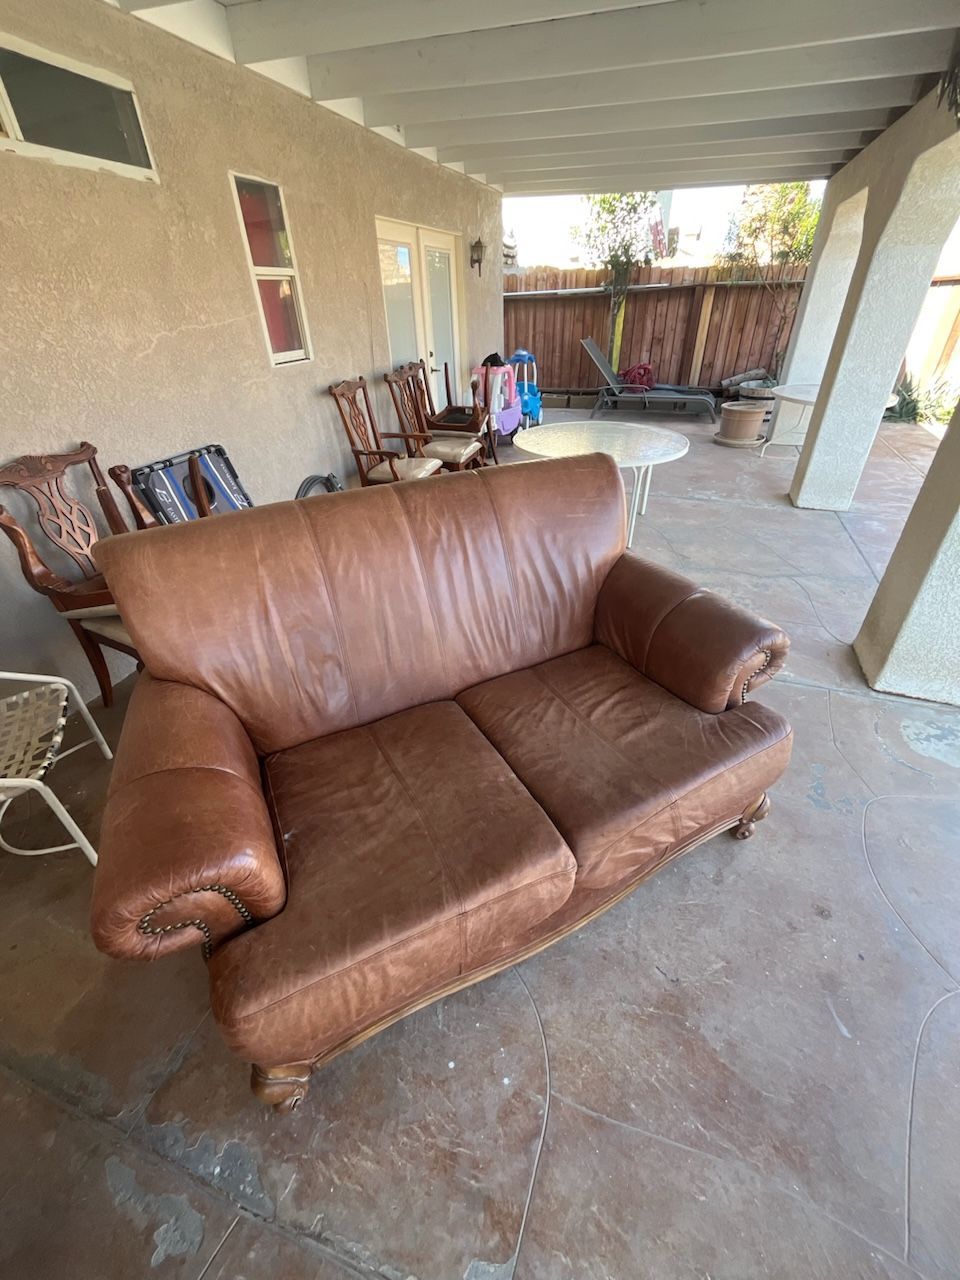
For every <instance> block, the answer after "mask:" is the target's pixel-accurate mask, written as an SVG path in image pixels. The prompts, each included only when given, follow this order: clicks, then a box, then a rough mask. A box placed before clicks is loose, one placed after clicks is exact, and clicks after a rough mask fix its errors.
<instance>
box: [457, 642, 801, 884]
mask: <svg viewBox="0 0 960 1280" xmlns="http://www.w3.org/2000/svg"><path fill="white" fill-rule="evenodd" d="M457 701H458V702H459V703H460V705H461V706H462V707H463V708H464V710H465V711H466V712H467V713H468V714H469V715H470V717H471V718H472V719H473V720H474V721H475V723H476V724H477V725H478V726H479V727H480V728H481V729H482V730H483V732H484V734H485V735H486V737H487V738H488V739H489V740H490V741H491V742H492V743H493V745H494V746H495V747H496V748H497V750H498V751H499V752H500V754H501V755H502V756H503V757H504V759H505V760H506V761H507V762H508V763H509V764H510V766H511V767H512V768H513V769H514V771H515V772H516V774H517V776H518V777H519V778H520V780H521V781H522V782H523V783H524V785H525V786H526V787H527V789H528V790H529V791H530V793H531V795H533V796H534V797H535V798H536V799H537V800H538V801H539V802H540V804H541V805H543V807H544V809H545V810H546V812H547V813H548V814H549V816H550V817H551V818H552V820H553V822H554V823H555V824H556V826H557V829H558V830H559V831H560V833H561V834H562V835H563V837H564V839H565V840H566V841H567V843H568V844H569V846H570V848H571V849H572V850H573V852H574V856H575V857H576V859H577V863H578V864H579V867H580V872H579V875H578V877H577V884H578V886H584V887H603V886H607V885H613V884H617V883H619V882H621V881H623V880H624V879H625V878H626V877H628V876H632V875H638V874H640V873H641V872H642V871H644V870H645V869H647V868H648V867H653V866H655V865H656V863H657V862H659V861H660V860H661V859H662V858H663V857H664V856H665V855H666V854H667V853H668V852H670V851H671V850H672V849H673V848H674V847H676V846H677V845H681V844H683V843H685V842H687V841H688V840H690V839H691V838H692V837H693V836H695V835H697V834H698V833H700V832H702V831H704V830H708V829H710V828H711V827H712V826H715V825H719V824H720V823H721V822H722V821H724V820H729V822H730V823H731V824H732V822H733V821H734V820H735V819H736V817H737V816H738V815H739V814H740V813H742V812H743V809H744V808H745V806H746V805H747V804H749V803H750V801H751V800H753V799H755V798H756V797H758V796H759V795H760V793H761V792H763V791H765V790H766V789H767V787H769V786H770V785H771V784H772V783H773V782H775V781H776V779H777V778H778V777H779V776H780V774H781V773H782V772H783V770H784V769H785V768H786V765H787V762H788V760H789V757H790V745H791V734H790V728H789V726H788V725H787V723H786V721H785V720H783V719H782V718H781V717H780V716H778V715H777V714H776V713H775V712H773V711H770V710H768V709H767V708H766V707H764V706H761V705H759V704H757V703H746V704H744V705H743V706H740V707H735V708H733V709H731V710H729V711H724V712H722V713H721V714H720V715H711V714H708V713H707V712H702V711H699V710H697V709H696V708H694V707H691V706H690V705H689V704H688V703H686V702H683V701H681V700H680V699H679V698H676V697H674V695H673V694H671V693H668V692H667V691H666V690H665V689H663V688H661V686H660V685H657V684H654V683H653V682H652V681H650V680H648V679H646V677H644V676H642V675H640V674H639V673H638V672H637V671H636V670H634V668H633V667H631V666H629V665H628V664H627V663H626V662H624V661H623V660H622V659H621V658H619V657H617V655H616V654H614V653H613V652H611V650H609V649H607V648H606V647H605V646H603V645H593V646H591V647H590V648H587V649H581V650H578V651H577V652H575V653H570V654H567V655H565V656H564V657H561V658H555V659H553V660H552V661H549V662H544V663H541V664H540V665H538V666H535V667H530V668H528V669H526V670H524V671H517V672H514V673H512V674H510V675H505V676H500V677H498V678H497V679H495V680H489V681H487V682H485V683H484V684H479V685H476V686H475V687H473V688H472V689H468V690H466V692H464V693H462V694H461V695H460V696H459V698H458V699H457Z"/></svg>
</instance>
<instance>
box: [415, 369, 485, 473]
mask: <svg viewBox="0 0 960 1280" xmlns="http://www.w3.org/2000/svg"><path fill="white" fill-rule="evenodd" d="M405 367H406V368H407V369H409V371H410V377H411V378H412V381H413V388H414V391H415V392H416V397H417V403H418V405H419V407H420V416H421V424H422V425H421V430H424V431H429V432H430V433H431V435H432V436H433V437H434V439H435V440H440V439H443V438H444V437H449V436H453V437H454V438H456V437H458V436H460V437H462V436H464V435H469V436H472V437H473V438H474V439H475V440H479V441H480V449H481V454H482V456H483V458H484V459H486V456H487V452H488V450H489V454H490V458H491V460H492V461H493V462H494V464H495V465H499V463H500V459H499V458H498V457H497V443H496V439H495V437H496V434H497V433H496V432H495V431H494V430H493V429H492V425H491V422H490V411H489V409H487V408H486V406H485V405H482V404H481V403H480V383H479V382H478V381H477V380H476V378H474V380H473V381H472V382H471V383H470V390H471V393H472V396H473V403H472V404H471V405H469V406H468V405H460V404H454V403H453V390H452V387H451V383H450V365H449V364H448V363H447V362H446V361H444V364H443V384H444V387H445V389H446V393H447V403H446V405H445V406H444V408H442V409H440V410H438V409H437V407H436V405H435V403H434V399H433V390H432V388H431V386H430V371H429V370H428V368H427V365H426V362H425V361H424V360H414V361H412V362H411V363H410V364H409V365H407V366H405Z"/></svg>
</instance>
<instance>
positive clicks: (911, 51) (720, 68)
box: [364, 31, 950, 128]
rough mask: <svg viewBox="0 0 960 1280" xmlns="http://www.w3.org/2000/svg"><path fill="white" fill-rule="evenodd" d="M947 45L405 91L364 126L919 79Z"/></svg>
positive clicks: (746, 58)
mask: <svg viewBox="0 0 960 1280" xmlns="http://www.w3.org/2000/svg"><path fill="white" fill-rule="evenodd" d="M949 56H950V45H949V43H948V42H947V41H945V40H944V39H943V36H942V33H941V32H939V31H933V32H922V33H920V34H918V35H912V36H904V37H895V38H887V39H879V40H861V41H850V42H847V43H844V44H835V45H807V46H804V47H803V48H800V49H790V50H786V51H780V52H776V53H757V54H741V55H739V56H737V57H721V58H703V59H695V60H691V61H688V62H671V63H667V64H664V65H662V66H654V67H646V68H644V69H643V70H642V71H640V70H638V68H636V67H630V68H627V69H625V70H620V71H600V72H594V73H593V74H590V75H576V76H553V77H551V78H549V79H544V80H538V81H537V82H536V89H535V91H532V90H531V85H530V82H529V81H528V80H520V81H516V82H514V83H510V84H500V85H481V86H476V87H474V88H466V89H465V88H457V89H441V90H427V91H420V90H417V91H411V92H405V93H393V94H382V95H379V96H372V97H371V96H367V97H365V98H364V120H365V121H366V123H367V124H368V125H371V126H372V125H384V124H397V125H400V126H401V127H403V128H406V127H407V126H409V125H413V124H425V123H429V122H432V121H447V120H467V119H470V118H471V117H473V116H511V115H523V114H525V113H531V112H541V111H557V110H570V109H573V108H576V107H598V106H618V105H620V104H621V103H639V102H643V103H657V102H661V101H663V100H664V99H676V98H702V97H711V98H712V97H713V96H715V95H719V94H737V93H741V92H742V91H743V89H744V88H745V87H749V89H750V91H751V92H758V91H762V90H765V89H766V90H783V89H793V88H804V87H807V86H821V87H823V88H824V91H825V96H826V97H827V98H828V99H829V94H830V92H831V90H832V87H833V86H836V85H845V84H847V83H849V82H851V81H871V82H873V81H878V80H883V79H889V78H891V77H897V76H908V75H924V74H926V73H928V72H939V71H942V70H943V69H944V67H946V65H947V62H948V60H949Z"/></svg>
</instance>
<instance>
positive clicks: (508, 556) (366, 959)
mask: <svg viewBox="0 0 960 1280" xmlns="http://www.w3.org/2000/svg"><path fill="white" fill-rule="evenodd" d="M624 523H625V522H624V501H623V489H622V486H621V481H620V477H619V473H618V472H617V470H616V468H615V467H614V465H613V463H612V462H611V461H610V460H609V459H607V458H605V457H603V456H601V455H595V456H592V457H588V458H576V459H565V460H562V461H556V462H540V463H532V464H528V465H523V466H512V467H501V468H499V469H486V470H482V471H474V472H466V473H463V474H458V475H451V476H444V477H442V478H438V479H435V480H426V481H419V482H417V483H410V484H399V485H390V486H385V487H383V488H378V489H368V490H363V491H359V490H358V491H352V492H348V493H340V494H334V495H329V496H321V497H317V498H311V499H307V500H306V501H303V502H285V503H280V504H277V505H275V506H267V507H257V508H255V509H253V510H250V511H244V512H239V513H236V514H233V515H225V516H221V517H218V518H217V519H213V520H203V521H200V522H199V523H194V524H189V525H180V526H175V527H170V528H163V529H158V530H149V531H145V532H141V533H132V534H126V535H122V536H119V537H114V538H110V539H108V540H106V541H104V542H101V543H99V544H98V547H97V560H98V564H99V565H100V567H101V568H102V569H103V572H104V573H105V575H106V578H107V581H108V583H109V586H110V589H111V590H112V592H113V595H114V597H115V599H116V601H117V603H118V605H119V607H120V610H121V613H122V615H123V618H124V622H125V623H126V625H127V627H128V629H129V631H130V634H131V635H132V637H133V639H134V642H135V644H136V647H137V649H138V651H139V653H140V654H141V655H142V657H143V660H144V663H145V666H146V670H145V672H144V673H143V674H142V675H141V677H140V679H139V683H138V685H137V688H136V690H135V692H134V694H133V697H132V700H131V703H130V708H129V711H128V714H127V719H126V723H125V725H124V729H123V735H122V738H121V742H120V746H119V750H118V752H117V760H116V766H115V769H114V774H113V779H112V782H111V788H110V796H109V800H108V804H107V809H106V813H105V817H104V824H103V831H102V836H101V855H100V863H99V866H98V868H97V872H96V881H95V889H94V898H93V933H94V937H95V939H96V942H97V945H98V946H99V947H101V948H102V949H103V950H105V951H108V952H110V953H111V954H113V955H117V956H134V957H143V958H147V959H152V958H154V957H156V956H160V955H163V954H165V953H166V952H168V951H173V950H175V949H177V948H180V947H185V946H189V945H191V944H195V943H197V942H200V943H202V944H203V948H204V951H205V953H206V955H207V958H208V965H209V976H210V987H211V1001H212V1005H213V1011H214V1014H215V1017H216V1020H217V1022H218V1024H219V1027H220V1029H221V1031H222V1033H223V1035H224V1037H225V1039H226V1041H227V1043H228V1044H229V1046H230V1047H231V1048H232V1049H233V1050H234V1051H235V1052H236V1053H237V1054H239V1055H240V1056H241V1057H243V1058H245V1059H247V1060H248V1061H250V1062H252V1063H254V1064H256V1065H255V1066H254V1068H253V1087H254V1091H255V1092H256V1093H257V1095H258V1096H259V1097H260V1098H262V1099H263V1100H264V1101H266V1102H269V1103H272V1104H274V1105H275V1106H277V1107H278V1108H280V1109H283V1110H286V1109H289V1108H290V1107H293V1106H295V1105H296V1104H297V1103H298V1102H299V1100H300V1099H301V1098H302V1097H303V1096H304V1094H305V1092H306V1088H307V1083H308V1080H309V1076H310V1073H311V1071H312V1070H314V1069H315V1068H316V1067H317V1066H318V1065H320V1064H322V1063H324V1062H326V1061H328V1060H329V1059H330V1058H331V1057H333V1056H334V1055H335V1054H337V1053H339V1052H341V1051H342V1050H343V1049H347V1048H349V1047H350V1046H352V1045H354V1044H356V1043H357V1042H358V1041H360V1040H362V1039H364V1038H365V1037H366V1036H368V1035H370V1034H372V1033H373V1032H375V1031H377V1030H379V1029H381V1028H382V1027H385V1026H387V1025H388V1024H389V1023H391V1022H393V1021H394V1020H395V1019H397V1018H399V1017H402V1016H403V1015H404V1014H406V1013H408V1012H411V1011H412V1010H414V1009H416V1008H419V1007H421V1006H422V1005H424V1004H427V1003H428V1002H430V1001H432V1000H436V999H437V998H439V997H440V996H442V995H444V994H446V993H448V992H451V991H454V990H456V989H457V988H459V987H463V986H466V985H468V984H469V983H472V982H475V981H477V980H478V979H480V978H483V977H485V976H487V975H489V974H491V973H495V972H496V971H498V970H499V969H502V968H503V967H504V966H506V965H509V964H511V963H513V962H514V961H515V960H517V959H518V958H520V957H523V956H526V955H530V954H531V953H532V952H534V951H537V950H539V949H541V948H542V947H544V946H546V945H547V944H548V943H549V942H551V941H553V940H555V939H557V938H559V937H561V936H562V935H563V934H565V933H567V932H569V931H570V930H571V929H573V928H575V927H577V926H578V925H580V924H582V923H583V922H584V921H585V920H587V919H588V918H590V917H591V916H593V915H595V914H597V912H599V911H601V910H603V909H605V908H606V907H608V906H610V905H611V904H612V903H614V902H616V901H617V900H618V899H619V898H621V897H623V896H624V894H626V893H627V892H629V891H630V890H631V889H632V888H634V887H635V886H636V884H637V883H638V882H639V881H640V880H641V879H642V878H643V877H644V876H646V875H648V874H649V873H650V872H651V871H653V870H654V869H655V868H656V867H658V866H661V865H662V864H663V863H664V862H666V861H667V860H668V859H669V858H672V857H673V856H675V855H676V854H678V853H682V852H683V851H684V850H686V849H689V848H691V847H692V846H693V845H695V844H697V843H699V842H700V841H702V840H705V839H706V838H707V837H709V836H711V835H714V834H715V833H717V832H719V831H721V830H723V829H725V828H731V827H734V828H736V833H737V834H738V835H741V836H743V835H749V834H751V833H752V831H753V824H754V822H756V821H757V820H758V819H759V818H761V817H763V816H764V814H765V812H766V807H767V802H766V799H765V793H766V791H767V788H768V787H770V786H771V784H772V783H774V782H775V781H776V780H777V778H778V777H779V776H780V774H781V773H782V772H783V770H784V769H785V767H786V765H787V761H788V759H789V755H790V738H791V733H790V728H789V726H788V725H787V724H786V723H785V722H784V721H783V720H782V719H781V717H780V716H778V715H776V714H775V713H774V712H772V711H769V710H768V709H767V708H766V707H764V706H762V705H759V704H757V703H755V702H746V701H745V699H746V696H747V694H748V692H749V691H750V690H751V689H752V688H754V687H756V686H757V685H759V684H761V683H762V682H763V681H765V680H769V679H770V677H771V676H772V675H773V674H774V672H775V671H777V670H778V669H779V668H780V666H781V665H782V663H783V660H784V656H785V654H786V650H787V639H786V637H785V636H784V635H783V633H782V632H781V631H780V630H779V629H778V628H777V627H775V626H772V625H771V624H770V623H768V622H763V621H760V620H759V619H757V618H754V617H752V616H750V615H749V614H747V613H744V612H743V611H742V610H740V609H738V608H734V607H732V606H731V605H729V604H726V603H725V602H724V601H723V600H722V599H720V598H719V597H718V596H716V595H713V594H711V593H710V592H708V591H701V590H698V589H697V588H696V587H695V586H694V585H693V583H691V582H688V581H687V580H686V579H684V578H681V577H678V576H677V575H675V574H673V573H669V572H667V571H665V570H663V569H660V568H658V567H657V566H656V565H653V564H650V563H647V562H645V561H643V560H640V559H638V558H636V557H634V556H632V555H630V554H628V553H625V551H624Z"/></svg>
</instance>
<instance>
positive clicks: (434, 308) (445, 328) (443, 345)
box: [426, 248, 457, 403]
mask: <svg viewBox="0 0 960 1280" xmlns="http://www.w3.org/2000/svg"><path fill="white" fill-rule="evenodd" d="M426 254H427V288H428V290H429V294H430V325H431V329H432V331H433V332H432V335H431V336H432V338H433V361H432V363H433V365H434V367H435V368H437V369H439V370H440V372H439V373H435V374H434V375H433V385H434V395H435V396H437V397H438V399H439V402H440V403H442V402H443V400H444V399H445V397H446V391H445V390H444V386H443V366H444V364H448V365H449V366H450V377H451V378H452V379H453V380H454V382H456V378H457V359H456V356H457V353H456V348H455V347H454V342H453V263H452V262H451V261H450V254H449V253H448V252H447V250H446V249H430V248H428V249H427V251H426Z"/></svg>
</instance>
